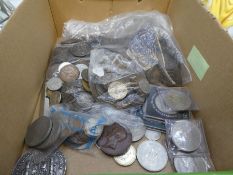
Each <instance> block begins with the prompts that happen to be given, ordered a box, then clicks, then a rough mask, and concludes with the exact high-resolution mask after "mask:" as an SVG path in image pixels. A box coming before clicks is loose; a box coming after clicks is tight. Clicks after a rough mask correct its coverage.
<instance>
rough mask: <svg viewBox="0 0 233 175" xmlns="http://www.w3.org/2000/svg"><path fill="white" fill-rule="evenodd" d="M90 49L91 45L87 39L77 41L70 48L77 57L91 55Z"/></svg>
mask: <svg viewBox="0 0 233 175" xmlns="http://www.w3.org/2000/svg"><path fill="white" fill-rule="evenodd" d="M90 51H91V45H90V44H89V43H88V42H86V41H80V42H77V43H76V44H74V46H73V47H71V49H70V52H71V53H72V55H74V56H76V57H84V56H86V55H89V54H90Z"/></svg>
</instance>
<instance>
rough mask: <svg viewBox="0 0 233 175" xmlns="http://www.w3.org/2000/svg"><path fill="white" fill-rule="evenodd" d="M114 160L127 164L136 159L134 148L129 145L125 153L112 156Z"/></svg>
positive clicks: (120, 163)
mask: <svg viewBox="0 0 233 175" xmlns="http://www.w3.org/2000/svg"><path fill="white" fill-rule="evenodd" d="M114 160H115V161H116V163H118V164H119V165H121V166H129V165H131V164H133V163H134V161H135V160H136V149H135V148H134V147H133V146H132V145H131V146H130V147H129V149H128V151H127V152H126V153H125V154H123V155H121V156H117V157H114Z"/></svg>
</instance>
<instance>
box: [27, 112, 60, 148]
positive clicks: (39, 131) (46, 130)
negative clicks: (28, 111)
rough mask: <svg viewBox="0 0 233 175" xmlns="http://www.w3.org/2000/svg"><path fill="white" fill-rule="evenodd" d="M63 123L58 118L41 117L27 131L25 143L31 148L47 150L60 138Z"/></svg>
mask: <svg viewBox="0 0 233 175" xmlns="http://www.w3.org/2000/svg"><path fill="white" fill-rule="evenodd" d="M61 132H62V130H61V123H60V122H59V120H58V119H56V118H48V117H44V116H43V117H40V118H38V119H37V120H36V121H34V122H33V123H32V124H31V125H30V126H29V127H28V130H27V134H26V137H25V143H26V144H27V145H28V146H29V147H34V148H38V149H47V148H49V147H51V146H52V145H54V144H55V143H56V142H57V140H58V139H59V137H60V134H61Z"/></svg>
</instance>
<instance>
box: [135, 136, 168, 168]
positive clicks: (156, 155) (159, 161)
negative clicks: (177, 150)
mask: <svg viewBox="0 0 233 175" xmlns="http://www.w3.org/2000/svg"><path fill="white" fill-rule="evenodd" d="M137 159H138V162H139V163H140V165H141V166H142V167H143V168H145V169H146V170H148V171H161V170H162V169H163V168H165V166H166V164H167V161H168V156H167V152H166V149H165V148H164V146H163V145H161V144H160V143H159V142H157V141H151V140H148V141H144V142H142V143H141V144H140V145H139V146H138V149H137Z"/></svg>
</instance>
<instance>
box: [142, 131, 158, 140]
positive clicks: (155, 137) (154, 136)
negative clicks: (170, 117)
mask: <svg viewBox="0 0 233 175" xmlns="http://www.w3.org/2000/svg"><path fill="white" fill-rule="evenodd" d="M145 136H146V138H147V139H149V140H154V141H155V140H159V139H160V137H161V133H160V132H158V131H152V130H146V134H145Z"/></svg>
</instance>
